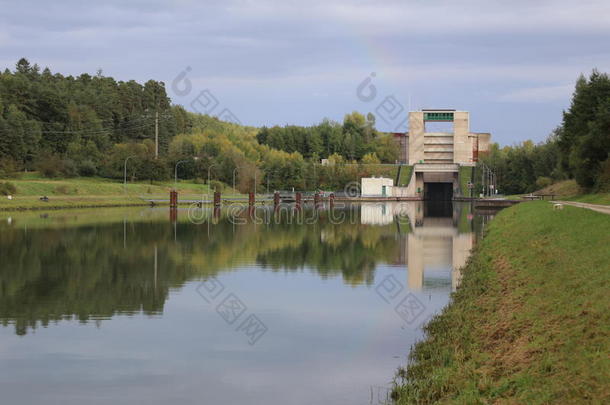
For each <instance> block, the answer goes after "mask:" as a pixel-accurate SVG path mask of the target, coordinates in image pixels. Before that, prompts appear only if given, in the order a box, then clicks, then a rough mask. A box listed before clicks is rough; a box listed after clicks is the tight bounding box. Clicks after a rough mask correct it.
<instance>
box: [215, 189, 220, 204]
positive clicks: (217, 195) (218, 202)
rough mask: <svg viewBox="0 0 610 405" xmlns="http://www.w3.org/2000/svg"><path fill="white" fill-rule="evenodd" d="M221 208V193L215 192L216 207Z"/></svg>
mask: <svg viewBox="0 0 610 405" xmlns="http://www.w3.org/2000/svg"><path fill="white" fill-rule="evenodd" d="M219 206H220V191H214V207H219Z"/></svg>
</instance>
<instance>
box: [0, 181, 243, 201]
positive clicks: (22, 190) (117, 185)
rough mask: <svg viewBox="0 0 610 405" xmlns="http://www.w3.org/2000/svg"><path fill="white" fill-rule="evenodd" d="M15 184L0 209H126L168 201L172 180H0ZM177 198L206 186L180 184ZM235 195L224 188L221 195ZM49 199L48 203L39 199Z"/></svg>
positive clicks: (204, 191)
mask: <svg viewBox="0 0 610 405" xmlns="http://www.w3.org/2000/svg"><path fill="white" fill-rule="evenodd" d="M4 181H8V182H10V183H12V184H14V185H15V187H16V188H17V192H16V193H15V195H14V196H13V199H12V200H8V199H7V198H6V197H5V196H0V209H2V210H19V209H40V208H75V207H83V208H84V207H101V206H119V205H120V206H128V205H143V204H147V203H146V201H144V200H143V199H169V191H170V190H171V189H172V188H174V182H173V181H167V182H154V183H153V184H151V183H150V182H134V183H131V182H128V183H127V187H124V185H123V182H121V181H116V180H111V179H105V178H99V177H75V178H68V179H48V178H44V177H41V176H39V175H38V174H37V173H26V174H23V175H21V177H20V178H18V179H8V180H0V182H4ZM177 190H178V194H179V199H190V200H192V199H199V198H202V196H203V195H207V194H208V192H209V190H208V186H207V185H202V184H196V183H194V182H193V181H180V182H178V185H177ZM233 195H238V193H237V192H235V191H234V190H232V189H231V188H228V189H226V190H224V191H223V196H233ZM42 196H47V197H49V202H42V201H40V197H42Z"/></svg>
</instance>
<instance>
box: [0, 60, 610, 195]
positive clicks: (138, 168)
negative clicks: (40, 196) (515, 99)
mask: <svg viewBox="0 0 610 405" xmlns="http://www.w3.org/2000/svg"><path fill="white" fill-rule="evenodd" d="M155 122H157V123H158V139H159V142H158V149H159V156H158V157H157V156H156V148H157V147H156V145H155V141H154V139H155ZM609 134H610V80H609V78H608V75H607V74H602V73H599V72H597V71H593V72H592V73H591V75H590V76H589V77H588V78H586V77H584V76H581V77H580V78H579V79H578V81H577V84H576V88H575V91H574V95H573V98H572V103H571V106H570V108H569V109H568V110H567V111H565V112H564V117H563V122H562V124H561V125H560V126H559V127H558V128H557V129H556V130H555V131H554V132H553V134H551V136H550V137H549V138H548V139H547V140H546V141H545V142H542V143H539V144H534V143H533V142H531V141H526V142H523V143H521V144H518V145H513V146H506V147H500V146H499V145H497V144H493V145H492V147H491V152H490V153H489V154H488V155H487V156H484V157H482V161H483V162H484V163H485V164H486V165H488V166H489V167H490V168H491V169H492V170H494V172H495V173H496V176H497V179H498V188H499V189H500V190H501V191H502V192H504V193H505V194H514V193H524V192H530V191H534V190H537V189H539V188H541V187H543V186H545V185H548V184H550V183H551V182H554V181H557V180H563V179H568V178H574V179H576V181H577V182H578V183H579V184H580V185H581V186H582V187H583V188H584V189H586V190H593V191H604V190H608V189H609V188H610V185H609V183H610V180H609V179H610V174H609V171H610V163H609V160H608V151H609V150H610V135H609ZM397 153H398V148H397V147H396V143H395V141H394V139H393V136H392V134H385V133H380V132H379V131H377V130H376V129H375V117H374V115H372V114H367V115H363V114H361V113H359V112H352V113H350V114H346V115H345V117H344V119H343V122H342V123H339V122H335V121H331V120H328V119H325V120H323V121H322V122H321V123H319V124H317V125H313V126H295V125H286V126H283V127H280V126H274V127H262V128H255V127H250V126H243V125H238V124H233V123H229V122H223V121H220V120H218V119H217V118H215V117H211V116H207V115H201V114H195V113H191V112H188V111H186V110H185V109H184V108H182V107H181V106H179V105H173V104H172V103H171V100H170V98H169V97H168V95H167V93H166V91H165V85H164V83H163V82H159V81H154V80H149V81H147V82H146V83H144V84H139V83H137V82H135V81H133V80H130V81H117V80H115V79H113V78H112V77H107V76H104V75H103V73H102V72H101V71H98V72H97V73H96V74H95V75H93V76H91V75H89V74H87V73H83V74H81V75H79V76H77V77H74V76H64V75H62V74H60V73H52V72H51V71H50V70H49V69H48V68H45V69H43V70H41V69H40V67H39V66H38V65H36V64H33V65H32V64H30V62H29V61H28V60H27V59H25V58H22V59H20V60H19V61H18V62H17V64H16V67H15V69H14V70H13V71H11V70H9V69H6V70H4V72H2V73H0V177H14V176H17V175H18V174H19V173H21V172H24V171H33V170H35V171H39V172H40V173H41V174H42V175H44V176H47V177H59V176H61V177H70V176H101V177H106V178H113V179H122V178H123V174H124V169H125V161H126V159H128V158H129V159H131V160H129V165H128V170H127V174H128V177H129V179H130V180H150V181H161V180H167V179H170V178H172V177H173V175H174V174H175V171H176V172H177V174H178V177H179V178H180V179H196V180H197V179H199V180H200V181H201V182H205V181H206V178H207V173H208V172H209V173H210V176H211V177H212V178H214V179H215V181H216V183H215V185H214V187H215V188H218V187H222V186H223V184H227V185H232V184H233V181H235V185H236V188H237V189H238V190H239V191H242V192H246V191H253V189H254V187H255V185H256V187H259V188H258V190H261V189H264V188H266V187H269V188H271V189H276V190H278V189H291V188H295V189H301V190H304V189H309V190H311V189H315V188H322V189H334V190H337V189H341V188H343V187H344V186H345V185H346V184H347V183H349V182H351V181H358V180H359V178H360V177H362V176H370V175H384V176H389V177H394V176H395V174H396V168H395V167H390V166H383V164H392V163H395V162H396V159H397V157H398V156H397ZM321 159H327V160H328V164H327V165H320V161H321Z"/></svg>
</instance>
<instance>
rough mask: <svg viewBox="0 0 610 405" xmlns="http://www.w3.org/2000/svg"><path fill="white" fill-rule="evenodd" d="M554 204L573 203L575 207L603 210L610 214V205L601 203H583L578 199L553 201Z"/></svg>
mask: <svg viewBox="0 0 610 405" xmlns="http://www.w3.org/2000/svg"><path fill="white" fill-rule="evenodd" d="M551 202H552V203H554V204H565V205H572V206H574V207H580V208H587V209H590V210H593V211H597V212H601V213H602V214H608V215H610V206H608V205H599V204H588V203H581V202H576V201H551Z"/></svg>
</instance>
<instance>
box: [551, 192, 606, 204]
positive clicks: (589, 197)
mask: <svg viewBox="0 0 610 405" xmlns="http://www.w3.org/2000/svg"><path fill="white" fill-rule="evenodd" d="M562 200H567V201H578V202H582V203H589V204H601V205H610V193H600V194H581V195H577V196H572V197H568V198H562Z"/></svg>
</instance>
